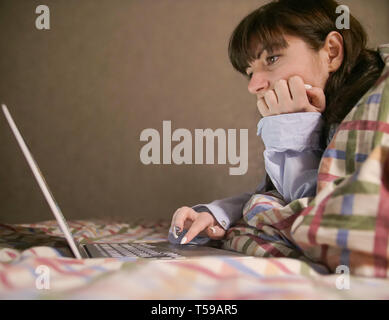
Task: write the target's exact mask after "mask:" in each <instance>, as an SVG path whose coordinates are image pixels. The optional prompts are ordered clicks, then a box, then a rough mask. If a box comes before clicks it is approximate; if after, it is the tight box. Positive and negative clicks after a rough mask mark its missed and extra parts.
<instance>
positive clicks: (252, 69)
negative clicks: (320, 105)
mask: <svg viewBox="0 0 389 320" xmlns="http://www.w3.org/2000/svg"><path fill="white" fill-rule="evenodd" d="M284 38H285V40H286V41H287V42H288V47H287V48H285V49H280V50H278V51H275V52H267V51H266V50H265V51H263V52H262V53H261V54H260V56H259V57H258V59H256V60H255V61H254V62H253V63H251V64H250V66H249V67H248V68H247V70H246V73H247V74H248V75H249V76H250V82H249V85H248V90H249V92H250V93H252V94H254V95H256V96H257V98H258V99H260V98H262V97H263V96H264V94H265V92H266V91H267V90H272V89H273V88H274V84H275V82H276V81H277V80H280V79H284V80H288V79H289V78H290V77H292V76H300V77H301V78H302V79H303V81H304V83H305V84H309V85H311V86H313V87H319V88H322V89H323V90H324V87H325V84H326V82H327V80H328V77H329V71H328V67H327V66H326V63H325V62H326V60H325V59H326V57H325V54H322V53H321V51H319V52H316V51H314V50H313V49H311V48H309V47H308V45H307V44H306V43H305V42H304V41H303V40H302V39H300V38H298V37H295V36H289V35H285V36H284Z"/></svg>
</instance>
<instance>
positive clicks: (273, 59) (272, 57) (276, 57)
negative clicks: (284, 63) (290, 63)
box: [266, 56, 280, 65]
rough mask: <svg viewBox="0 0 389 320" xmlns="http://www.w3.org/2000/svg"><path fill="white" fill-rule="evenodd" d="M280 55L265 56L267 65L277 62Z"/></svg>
mask: <svg viewBox="0 0 389 320" xmlns="http://www.w3.org/2000/svg"><path fill="white" fill-rule="evenodd" d="M279 57H280V56H271V57H267V58H266V62H267V64H268V65H272V64H274V63H276V62H277V60H278V59H279Z"/></svg>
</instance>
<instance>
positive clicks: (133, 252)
mask: <svg viewBox="0 0 389 320" xmlns="http://www.w3.org/2000/svg"><path fill="white" fill-rule="evenodd" d="M94 246H95V247H96V249H97V250H98V251H99V252H100V253H101V254H102V255H103V256H105V257H113V258H122V257H139V258H161V259H163V258H165V259H177V258H182V257H183V256H181V255H180V254H178V253H175V252H172V251H164V250H163V249H161V248H155V247H154V246H152V245H150V244H144V243H95V244H94ZM154 248H155V249H154Z"/></svg>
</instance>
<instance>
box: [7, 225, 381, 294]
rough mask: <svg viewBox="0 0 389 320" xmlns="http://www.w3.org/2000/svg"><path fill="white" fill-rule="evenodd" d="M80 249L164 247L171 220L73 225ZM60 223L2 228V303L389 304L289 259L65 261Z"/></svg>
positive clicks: (354, 283)
mask: <svg viewBox="0 0 389 320" xmlns="http://www.w3.org/2000/svg"><path fill="white" fill-rule="evenodd" d="M68 224H69V228H70V230H71V233H72V234H73V236H74V237H75V239H76V240H77V241H79V242H83V243H90V242H112V243H113V242H125V243H127V242H143V241H147V242H150V241H151V242H159V241H161V240H164V241H166V240H167V239H166V238H167V234H168V229H169V227H170V220H166V221H147V222H145V221H138V222H133V223H119V222H114V221H107V220H106V221H99V220H89V221H69V222H68ZM64 246H66V241H65V239H64V237H63V234H62V232H61V230H60V228H59V226H58V224H57V222H56V221H44V222H40V223H37V224H23V225H5V224H0V300H1V299H45V300H46V299H133V300H136V299H152V300H154V299H162V300H164V299H172V300H174V299H209V300H214V299H229V300H236V299H389V291H388V286H389V279H376V278H366V277H365V278H362V277H355V276H352V277H348V275H345V274H340V273H339V274H331V275H321V274H320V273H318V272H316V270H315V269H314V268H312V267H311V266H310V265H309V264H307V263H305V262H302V261H300V260H297V259H289V258H260V257H247V258H244V259H234V258H232V257H227V256H220V257H212V256H211V257H207V256H205V257H201V258H200V257H199V258H196V259H191V260H172V261H169V260H157V261H150V260H149V259H142V258H139V259H137V258H121V259H117V258H95V259H83V260H79V259H75V258H67V257H63V256H62V254H61V252H60V249H61V248H63V247H64Z"/></svg>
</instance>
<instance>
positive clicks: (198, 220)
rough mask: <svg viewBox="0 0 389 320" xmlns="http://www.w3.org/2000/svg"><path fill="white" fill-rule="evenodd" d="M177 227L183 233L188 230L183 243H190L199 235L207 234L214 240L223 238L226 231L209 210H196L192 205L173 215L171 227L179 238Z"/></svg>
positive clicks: (178, 210)
mask: <svg viewBox="0 0 389 320" xmlns="http://www.w3.org/2000/svg"><path fill="white" fill-rule="evenodd" d="M176 227H177V228H178V229H179V232H180V233H181V232H182V231H183V230H188V232H187V233H186V235H185V237H184V238H182V241H181V244H185V243H189V242H190V241H192V239H193V238H194V237H196V236H197V235H200V236H207V237H209V238H211V239H214V240H221V239H223V237H224V235H225V234H226V231H225V230H224V229H223V227H222V226H221V225H220V224H219V223H218V222H217V220H216V219H215V218H214V216H213V215H212V214H211V213H209V212H196V211H194V210H193V209H192V208H190V207H181V208H179V209H177V210H176V212H175V213H174V215H173V218H172V223H171V226H170V229H171V231H172V233H173V235H174V236H175V237H176V238H178V235H177V233H176Z"/></svg>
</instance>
